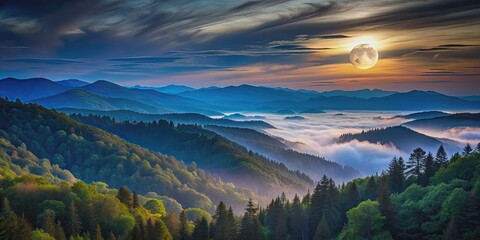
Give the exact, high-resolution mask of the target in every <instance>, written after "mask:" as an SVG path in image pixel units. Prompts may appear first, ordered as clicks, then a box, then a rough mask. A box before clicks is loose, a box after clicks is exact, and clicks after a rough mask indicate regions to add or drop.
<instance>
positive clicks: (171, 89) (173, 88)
mask: <svg viewBox="0 0 480 240" xmlns="http://www.w3.org/2000/svg"><path fill="white" fill-rule="evenodd" d="M132 88H138V89H152V90H155V91H159V92H162V93H171V94H176V93H181V92H186V91H192V90H195V88H192V87H189V86H185V85H175V84H170V85H167V86H163V87H147V86H140V85H135V86H133V87H132Z"/></svg>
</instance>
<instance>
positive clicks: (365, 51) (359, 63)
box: [350, 44, 378, 69]
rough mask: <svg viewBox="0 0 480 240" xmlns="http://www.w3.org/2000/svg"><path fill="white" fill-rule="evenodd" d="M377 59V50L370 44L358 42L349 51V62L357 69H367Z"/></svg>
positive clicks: (375, 62)
mask: <svg viewBox="0 0 480 240" xmlns="http://www.w3.org/2000/svg"><path fill="white" fill-rule="evenodd" d="M377 61H378V52H377V49H375V48H374V47H373V46H371V45H370V44H359V45H357V46H355V47H354V48H353V49H352V51H351V52H350V62H351V63H352V65H353V66H355V67H356V68H358V69H369V68H372V67H373V66H375V64H377Z"/></svg>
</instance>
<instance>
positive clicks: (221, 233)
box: [212, 202, 232, 240]
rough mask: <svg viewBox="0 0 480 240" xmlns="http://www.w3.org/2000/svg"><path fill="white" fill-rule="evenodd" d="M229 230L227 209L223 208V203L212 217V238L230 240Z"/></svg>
mask: <svg viewBox="0 0 480 240" xmlns="http://www.w3.org/2000/svg"><path fill="white" fill-rule="evenodd" d="M229 230H230V229H229V223H228V211H227V207H226V206H225V203H223V202H220V204H218V207H217V210H216V211H215V215H214V217H213V226H212V232H213V238H214V239H225V240H230V239H232V238H231V237H230V232H229Z"/></svg>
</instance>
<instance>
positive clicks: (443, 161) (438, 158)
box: [435, 145, 448, 168]
mask: <svg viewBox="0 0 480 240" xmlns="http://www.w3.org/2000/svg"><path fill="white" fill-rule="evenodd" d="M447 164H448V156H447V153H446V152H445V149H444V148H443V145H440V147H439V148H438V150H437V154H436V155H435V165H436V166H437V168H440V167H447Z"/></svg>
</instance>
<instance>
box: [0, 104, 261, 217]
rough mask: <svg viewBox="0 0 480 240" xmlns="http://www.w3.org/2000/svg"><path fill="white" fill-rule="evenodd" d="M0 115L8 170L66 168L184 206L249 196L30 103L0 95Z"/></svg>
mask: <svg viewBox="0 0 480 240" xmlns="http://www.w3.org/2000/svg"><path fill="white" fill-rule="evenodd" d="M0 119H1V121H0V140H1V141H0V142H1V143H2V146H6V147H2V155H5V156H10V158H11V160H12V162H13V163H15V164H16V165H18V166H17V167H15V168H13V169H18V168H26V169H27V172H30V173H33V174H39V175H45V176H47V175H49V173H48V170H42V169H41V168H38V169H36V168H35V165H34V164H36V165H42V167H43V168H48V166H49V164H51V165H53V167H52V170H51V171H50V172H52V173H51V174H52V175H65V176H64V177H62V178H63V179H68V178H69V174H68V173H62V172H63V171H62V169H66V170H69V171H70V172H71V173H72V174H73V176H75V177H76V178H78V179H81V180H83V181H85V182H94V181H102V182H106V183H107V184H109V185H110V186H112V187H117V188H118V187H120V186H123V185H126V186H128V187H129V188H130V189H133V190H135V191H136V192H138V193H141V194H146V193H148V192H156V193H157V194H159V195H166V196H168V197H171V198H174V199H175V200H177V201H178V202H180V203H181V204H182V205H183V206H184V207H200V208H203V209H206V210H208V211H213V206H214V204H215V203H216V202H219V201H220V200H224V201H226V202H227V203H229V204H230V205H234V206H241V205H243V202H244V201H246V199H248V198H249V197H253V198H255V196H254V194H253V192H251V191H248V190H241V189H239V188H236V187H235V186H234V185H233V184H231V183H225V182H223V181H221V180H218V179H215V178H213V177H212V176H210V175H209V174H207V173H205V171H204V170H202V169H197V167H196V166H195V164H192V165H189V166H187V165H185V164H184V163H182V162H180V161H178V160H176V159H175V158H173V157H170V156H167V155H163V154H160V153H156V152H153V151H149V150H146V149H144V148H142V147H140V146H138V145H134V144H130V143H128V142H126V141H124V140H123V139H121V138H119V137H117V136H115V135H113V134H110V133H107V132H105V131H102V130H100V129H98V128H95V127H92V126H88V125H84V124H81V123H78V122H76V121H74V120H72V119H71V118H69V117H68V116H66V115H64V114H60V113H57V112H55V111H52V110H47V109H45V108H43V107H40V106H38V105H35V104H23V103H21V102H9V101H7V100H4V99H0ZM27 150H28V151H27ZM5 158H6V157H5ZM37 159H48V160H38V161H37ZM40 162H44V163H43V164H40ZM30 163H31V164H30ZM55 169H56V170H55ZM46 171H47V172H46ZM17 172H18V171H17Z"/></svg>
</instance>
